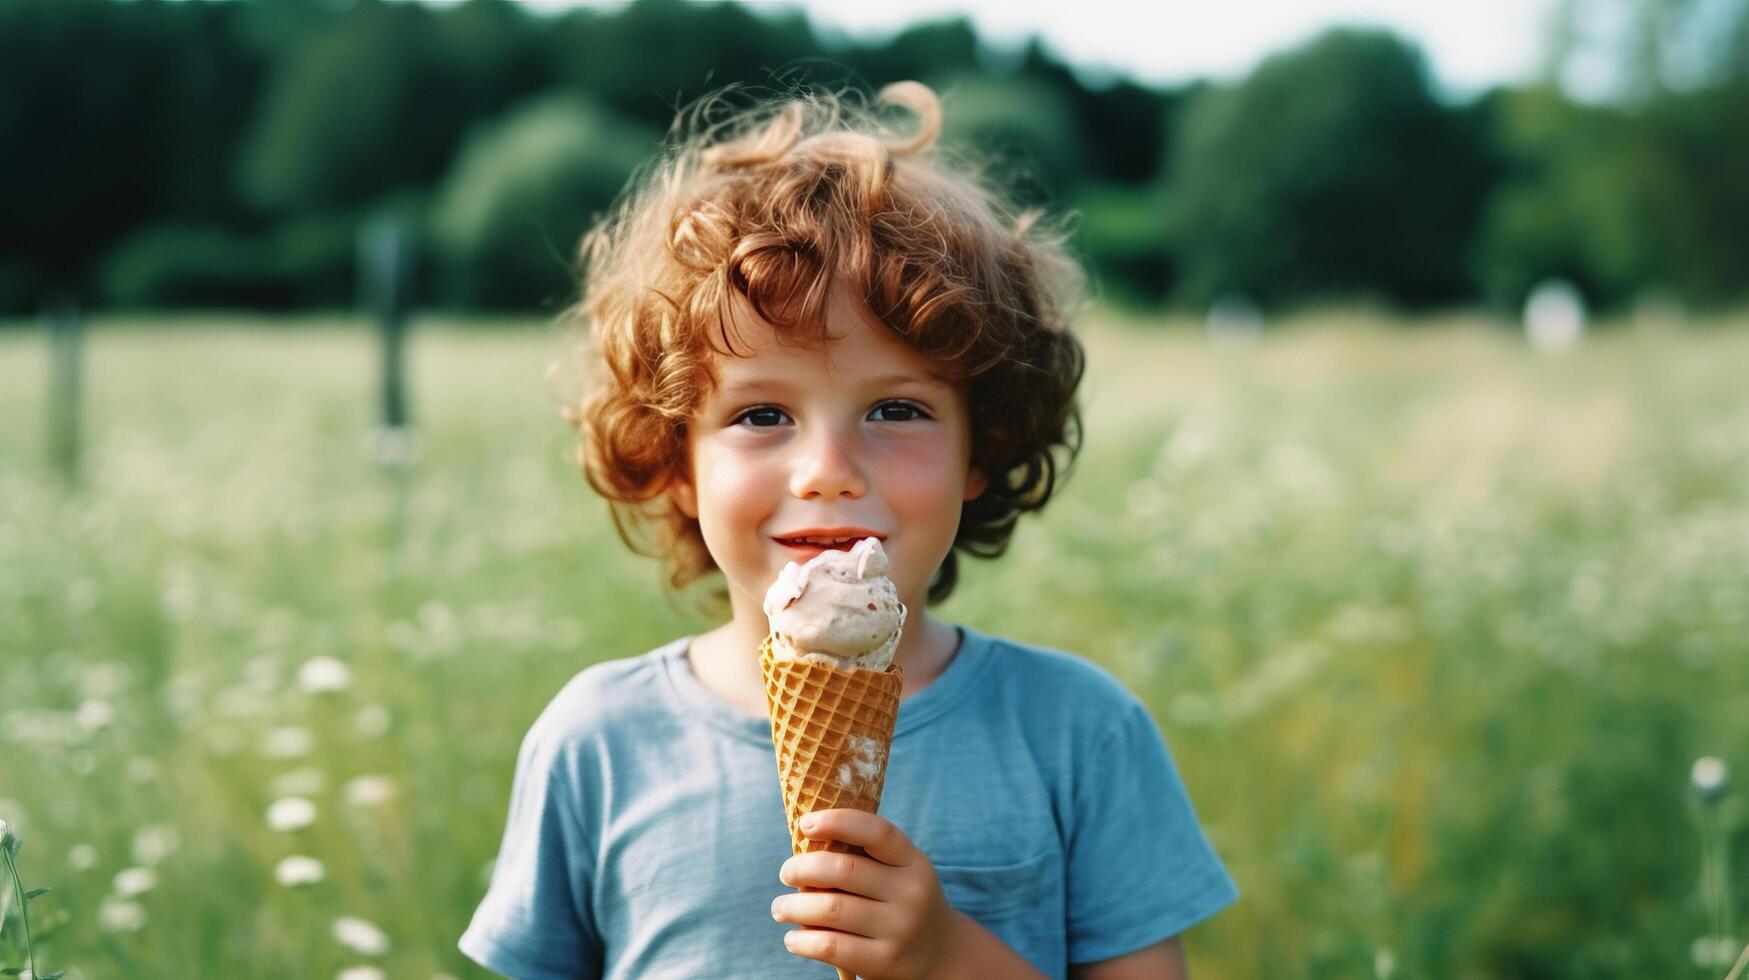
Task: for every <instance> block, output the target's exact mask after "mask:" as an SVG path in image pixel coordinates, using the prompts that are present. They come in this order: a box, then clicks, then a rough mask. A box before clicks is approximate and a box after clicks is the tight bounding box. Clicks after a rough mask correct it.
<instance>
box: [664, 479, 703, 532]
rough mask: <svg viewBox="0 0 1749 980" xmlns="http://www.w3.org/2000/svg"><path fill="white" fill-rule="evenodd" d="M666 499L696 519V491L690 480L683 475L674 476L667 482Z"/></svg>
mask: <svg viewBox="0 0 1749 980" xmlns="http://www.w3.org/2000/svg"><path fill="white" fill-rule="evenodd" d="M666 492H667V494H668V499H669V501H671V502H672V503H673V504H674V506H675V507H677V508H679V510H680V512H681V513H682V514H685V515H686V516H687V517H690V518H692V519H693V520H695V521H696V520H698V491H697V489H696V488H694V487H693V485H692V480H691V479H690V478H688V477H686V476H684V475H682V476H676V477H675V478H674V479H673V480H671V481H670V482H669V484H668V490H667V491H666Z"/></svg>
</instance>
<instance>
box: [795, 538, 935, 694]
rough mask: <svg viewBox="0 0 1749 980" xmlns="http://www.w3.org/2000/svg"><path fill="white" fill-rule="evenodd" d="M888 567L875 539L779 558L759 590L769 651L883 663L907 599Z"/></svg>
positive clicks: (845, 664) (846, 663)
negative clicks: (802, 558) (799, 559)
mask: <svg viewBox="0 0 1749 980" xmlns="http://www.w3.org/2000/svg"><path fill="white" fill-rule="evenodd" d="M891 569H892V566H891V565H889V564H888V562H887V553H886V552H885V551H883V550H881V542H880V539H879V538H863V539H862V540H861V541H858V542H857V543H856V544H855V545H853V546H852V547H851V548H850V549H849V550H848V551H822V552H820V553H819V554H818V555H815V556H814V557H813V558H810V559H808V561H807V562H806V563H804V564H800V565H798V564H796V563H795V562H793V561H792V562H790V563H789V564H787V565H785V566H784V568H783V571H782V572H781V573H779V574H778V576H777V581H776V582H773V583H772V585H771V589H770V590H769V591H767V592H766V593H765V615H766V618H767V619H769V620H770V621H771V651H772V654H773V655H774V656H776V657H778V658H780V659H782V658H790V659H803V660H814V661H818V662H821V663H825V664H828V665H829V666H834V667H841V668H850V667H865V668H868V669H871V670H886V669H887V667H888V666H889V665H891V664H892V662H893V654H894V652H895V651H897V650H898V648H899V634H900V631H901V630H903V629H904V627H905V604H904V603H902V602H900V601H899V592H898V589H897V588H895V587H894V585H893V580H892V579H890V578H888V577H887V573H888V572H889V571H891Z"/></svg>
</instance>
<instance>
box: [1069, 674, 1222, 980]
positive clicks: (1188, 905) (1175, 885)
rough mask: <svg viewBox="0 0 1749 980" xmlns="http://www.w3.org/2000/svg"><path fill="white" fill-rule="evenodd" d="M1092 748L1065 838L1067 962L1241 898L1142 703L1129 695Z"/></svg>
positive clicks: (1086, 959) (1158, 934)
mask: <svg viewBox="0 0 1749 980" xmlns="http://www.w3.org/2000/svg"><path fill="white" fill-rule="evenodd" d="M1098 745H1099V747H1098V749H1097V750H1096V751H1094V752H1093V753H1092V754H1091V755H1090V756H1088V757H1087V758H1085V759H1082V760H1078V761H1077V765H1076V769H1077V773H1076V777H1077V778H1076V782H1075V793H1074V805H1075V815H1074V821H1075V822H1074V829H1073V830H1072V832H1071V833H1070V835H1069V839H1068V841H1067V844H1066V857H1067V862H1066V863H1067V870H1066V875H1067V879H1068V880H1067V888H1068V933H1069V962H1071V963H1094V962H1098V961H1099V960H1106V959H1111V958H1112V957H1114V956H1122V955H1124V954H1126V953H1133V952H1135V951H1137V950H1140V949H1143V948H1145V947H1148V946H1151V945H1153V944H1154V943H1157V942H1160V941H1161V940H1163V939H1169V938H1171V937H1172V936H1176V935H1178V934H1179V933H1181V932H1183V931H1184V930H1185V929H1188V928H1189V927H1190V926H1192V925H1194V924H1196V923H1197V922H1200V921H1202V920H1203V919H1206V918H1208V917H1209V916H1211V915H1213V914H1214V913H1216V912H1218V911H1220V910H1221V909H1223V908H1225V907H1226V906H1228V905H1230V904H1232V902H1233V901H1234V900H1236V899H1237V898H1238V897H1239V890H1238V887H1237V886H1236V885H1234V883H1233V879H1232V878H1231V877H1230V876H1229V875H1228V874H1227V869H1226V868H1225V867H1224V866H1223V865H1222V864H1221V861H1220V858H1218V857H1216V856H1215V852H1214V849H1213V848H1212V847H1211V846H1210V845H1209V842H1208V838H1207V836H1205V835H1204V834H1203V831H1202V827H1201V825H1199V824H1198V823H1197V820H1196V812H1195V810H1194V809H1193V808H1192V806H1191V803H1190V797H1189V796H1188V795H1187V794H1186V793H1185V790H1184V783H1183V781H1182V780H1181V779H1180V778H1179V775H1178V768H1177V766H1176V765H1175V764H1174V763H1173V761H1172V755H1171V753H1170V752H1168V751H1167V748H1166V742H1165V740H1164V739H1163V738H1162V737H1161V735H1160V730H1159V728H1158V727H1156V726H1155V724H1154V719H1153V717H1152V716H1151V715H1149V714H1148V711H1147V709H1146V708H1145V707H1144V706H1143V705H1142V703H1141V702H1140V701H1137V700H1135V699H1134V698H1133V697H1132V698H1130V699H1129V701H1128V704H1127V706H1126V708H1125V709H1124V710H1123V711H1122V712H1121V713H1120V714H1119V716H1118V722H1117V725H1116V727H1115V728H1113V729H1108V730H1107V731H1106V732H1105V733H1104V734H1103V735H1102V736H1101V738H1100V741H1099V743H1098Z"/></svg>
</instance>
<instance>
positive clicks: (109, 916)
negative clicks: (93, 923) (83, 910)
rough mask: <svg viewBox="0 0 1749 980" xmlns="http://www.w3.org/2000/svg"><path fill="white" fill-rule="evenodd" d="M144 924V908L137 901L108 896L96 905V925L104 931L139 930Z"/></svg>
mask: <svg viewBox="0 0 1749 980" xmlns="http://www.w3.org/2000/svg"><path fill="white" fill-rule="evenodd" d="M145 926H146V910H145V908H143V907H142V906H141V905H140V903H138V902H130V901H128V900H127V899H125V898H115V897H114V896H110V897H108V898H105V899H104V900H103V904H101V905H99V906H98V907H97V927H98V928H99V929H102V930H103V931H104V932H139V931H140V930H141V929H143V928H145Z"/></svg>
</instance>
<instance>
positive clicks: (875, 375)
mask: <svg viewBox="0 0 1749 980" xmlns="http://www.w3.org/2000/svg"><path fill="white" fill-rule="evenodd" d="M729 309H730V315H729V317H728V318H727V322H725V324H724V329H725V330H726V331H728V333H729V338H728V339H729V340H730V346H731V347H732V349H733V350H734V352H735V353H733V354H723V353H721V352H719V351H711V352H710V356H709V364H710V369H711V373H712V374H713V376H714V377H715V380H716V384H715V386H714V387H715V388H716V389H717V390H718V391H727V390H728V389H730V388H733V387H737V386H745V385H749V384H754V383H758V382H766V381H771V380H774V379H779V378H781V379H785V380H788V381H807V380H810V379H820V380H823V381H827V380H829V381H830V382H831V383H833V384H835V385H837V384H858V383H872V382H877V381H878V382H883V383H892V382H894V381H897V380H900V379H906V380H914V381H918V382H922V383H928V384H940V385H951V384H952V383H953V380H952V378H951V376H950V375H949V373H948V371H947V370H946V366H945V365H943V364H940V363H938V362H936V361H934V360H931V359H930V358H928V357H925V356H924V355H922V354H919V353H918V352H917V351H915V350H913V349H912V348H911V347H910V345H908V344H906V343H905V341H904V339H903V338H901V337H900V336H898V335H897V334H896V333H894V332H893V331H892V330H891V329H890V328H889V327H887V326H886V325H885V324H883V323H881V322H880V321H879V320H878V319H876V318H875V316H874V314H873V313H872V312H870V310H869V309H868V307H867V306H866V305H864V304H863V303H862V302H861V301H860V300H858V299H857V298H856V297H855V295H854V294H853V293H852V292H851V291H850V290H849V289H846V288H844V287H842V286H841V285H835V286H834V287H833V289H832V292H831V295H830V300H829V303H828V306H827V313H826V324H825V327H826V336H825V340H824V343H822V342H821V341H820V339H819V338H818V337H817V336H814V335H812V334H811V332H810V331H809V330H808V329H807V328H802V329H799V330H793V331H789V332H788V333H787V334H786V333H785V332H781V331H779V330H778V329H777V328H776V327H774V326H773V325H772V324H770V323H768V322H766V321H765V320H764V319H763V318H762V317H760V316H759V314H758V313H757V312H755V311H754V309H753V307H752V304H750V303H748V302H747V300H746V299H745V298H742V297H739V296H736V297H734V298H733V300H732V301H731V303H730V304H729Z"/></svg>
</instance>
